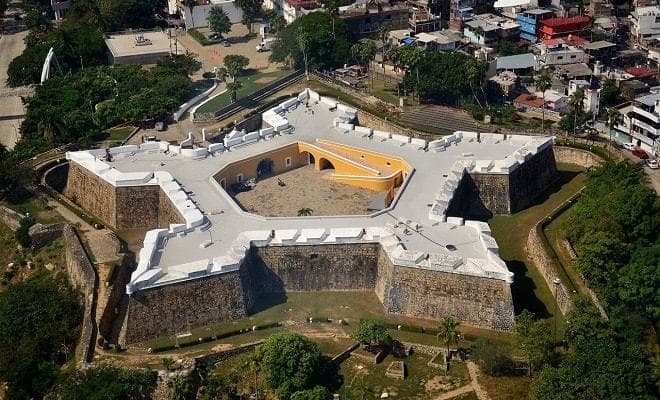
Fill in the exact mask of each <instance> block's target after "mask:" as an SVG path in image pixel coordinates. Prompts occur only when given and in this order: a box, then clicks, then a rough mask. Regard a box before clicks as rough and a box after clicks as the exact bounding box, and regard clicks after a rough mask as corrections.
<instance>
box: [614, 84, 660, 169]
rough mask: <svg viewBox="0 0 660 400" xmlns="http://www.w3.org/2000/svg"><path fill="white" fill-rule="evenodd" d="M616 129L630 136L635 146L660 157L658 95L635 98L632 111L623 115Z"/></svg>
mask: <svg viewBox="0 0 660 400" xmlns="http://www.w3.org/2000/svg"><path fill="white" fill-rule="evenodd" d="M616 129H618V130H620V131H623V132H624V133H626V134H628V135H630V136H631V137H632V142H633V144H635V145H636V146H639V147H640V148H642V149H643V150H645V151H647V152H650V153H651V154H654V155H656V156H658V155H660V93H651V94H647V95H645V96H641V97H637V98H636V99H635V100H634V101H633V107H632V111H631V112H628V113H627V114H624V115H623V123H622V124H621V125H618V126H617V127H616Z"/></svg>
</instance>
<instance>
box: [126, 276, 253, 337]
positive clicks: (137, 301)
mask: <svg viewBox="0 0 660 400" xmlns="http://www.w3.org/2000/svg"><path fill="white" fill-rule="evenodd" d="M247 315H248V307H247V304H246V299H245V288H244V287H243V283H242V279H241V276H240V272H239V271H234V272H228V273H225V274H216V275H212V276H208V277H204V278H202V279H195V280H189V281H185V282H179V283H174V284H169V285H165V286H160V287H154V288H149V289H144V290H140V291H139V292H136V293H133V294H132V295H131V296H130V298H129V303H128V315H127V318H126V322H125V323H126V329H125V337H124V338H123V341H125V343H136V342H141V341H145V340H148V339H153V338H157V337H162V336H173V335H175V334H182V333H186V332H189V331H190V330H191V329H194V328H197V327H200V326H206V325H211V324H214V323H218V322H222V321H228V320H235V319H239V318H243V317H245V316H247Z"/></svg>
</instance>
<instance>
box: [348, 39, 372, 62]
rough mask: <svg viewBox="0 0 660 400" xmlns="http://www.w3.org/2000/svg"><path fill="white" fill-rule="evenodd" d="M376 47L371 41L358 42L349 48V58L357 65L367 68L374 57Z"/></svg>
mask: <svg viewBox="0 0 660 400" xmlns="http://www.w3.org/2000/svg"><path fill="white" fill-rule="evenodd" d="M376 51H377V49H376V45H375V44H374V42H372V41H365V42H358V43H355V44H354V45H353V46H352V47H351V56H353V59H354V60H355V62H356V63H358V64H359V65H365V66H367V68H368V66H369V62H370V61H371V60H373V58H374V56H375V55H376Z"/></svg>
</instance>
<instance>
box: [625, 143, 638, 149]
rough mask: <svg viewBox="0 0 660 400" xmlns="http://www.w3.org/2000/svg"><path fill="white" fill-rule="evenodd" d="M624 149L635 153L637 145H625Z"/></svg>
mask: <svg viewBox="0 0 660 400" xmlns="http://www.w3.org/2000/svg"><path fill="white" fill-rule="evenodd" d="M623 148H624V149H626V150H630V151H633V150H635V145H634V144H632V143H624V144H623Z"/></svg>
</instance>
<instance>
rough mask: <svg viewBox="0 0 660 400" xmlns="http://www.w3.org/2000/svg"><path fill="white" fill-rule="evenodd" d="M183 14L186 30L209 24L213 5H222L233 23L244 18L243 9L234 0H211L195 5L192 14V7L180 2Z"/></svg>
mask: <svg viewBox="0 0 660 400" xmlns="http://www.w3.org/2000/svg"><path fill="white" fill-rule="evenodd" d="M177 5H178V8H179V10H180V11H181V16H182V17H183V20H184V21H185V23H186V30H188V29H192V28H203V27H207V26H209V21H208V16H209V11H211V8H213V7H218V6H220V7H222V9H223V10H224V11H225V12H226V13H227V16H228V17H229V20H230V21H231V23H232V24H237V23H239V22H241V20H242V19H243V11H242V10H241V9H240V8H238V6H236V4H234V2H233V0H211V1H210V3H209V4H202V5H198V6H196V7H193V9H192V14H191V12H190V8H189V7H187V6H184V5H183V4H181V3H178V4H177Z"/></svg>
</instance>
